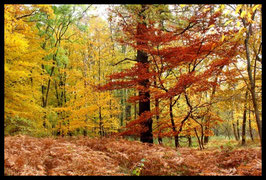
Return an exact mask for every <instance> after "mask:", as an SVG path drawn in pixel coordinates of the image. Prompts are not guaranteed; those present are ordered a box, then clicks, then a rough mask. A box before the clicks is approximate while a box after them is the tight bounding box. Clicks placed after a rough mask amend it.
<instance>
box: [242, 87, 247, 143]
mask: <svg viewBox="0 0 266 180" xmlns="http://www.w3.org/2000/svg"><path fill="white" fill-rule="evenodd" d="M247 97H248V91H246V94H245V103H244V112H243V123H242V145H245V144H246V122H247Z"/></svg>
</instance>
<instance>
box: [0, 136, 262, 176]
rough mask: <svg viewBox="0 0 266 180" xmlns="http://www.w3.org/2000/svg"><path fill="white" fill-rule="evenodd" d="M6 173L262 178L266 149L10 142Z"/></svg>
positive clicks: (114, 141) (78, 140)
mask: <svg viewBox="0 0 266 180" xmlns="http://www.w3.org/2000/svg"><path fill="white" fill-rule="evenodd" d="M4 143H5V149H4V174H5V175H9V176H13V175H103V176H112V175H120V176H124V175H126V176H127V175H159V176H160V175H175V176H179V175H181V176H195V175H209V176H212V175H215V176H219V175H222V176H228V175H251V176H252V175H254V176H260V175H262V161H261V147H249V146H246V147H238V148H227V147H223V146H221V147H219V148H218V147H216V148H211V147H207V148H206V149H204V150H198V149H195V148H187V147H182V148H178V149H175V148H172V147H168V146H162V145H157V144H153V145H149V144H146V143H141V142H138V141H129V140H125V139H121V138H88V137H73V138H34V137H30V136H24V135H17V136H6V137H5V139H4Z"/></svg>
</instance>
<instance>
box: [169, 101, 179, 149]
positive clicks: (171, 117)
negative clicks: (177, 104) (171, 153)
mask: <svg viewBox="0 0 266 180" xmlns="http://www.w3.org/2000/svg"><path fill="white" fill-rule="evenodd" d="M169 115H170V119H171V124H172V130H173V133H174V137H175V147H176V148H177V147H179V146H180V145H179V140H178V133H177V130H176V126H175V121H174V115H173V105H172V98H170V102H169Z"/></svg>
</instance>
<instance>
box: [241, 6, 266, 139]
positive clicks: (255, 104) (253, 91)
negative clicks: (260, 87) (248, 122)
mask: <svg viewBox="0 0 266 180" xmlns="http://www.w3.org/2000/svg"><path fill="white" fill-rule="evenodd" d="M255 13H256V10H255V11H254V14H253V16H252V20H254V17H255ZM243 23H244V26H245V27H247V24H246V20H245V19H243ZM247 29H248V30H247V32H246V39H245V49H246V59H247V72H248V78H249V85H250V88H249V89H250V93H251V97H252V103H253V108H254V111H255V118H256V123H257V129H258V133H259V137H260V140H261V141H262V139H261V136H262V135H261V120H260V114H259V108H258V104H257V97H256V92H255V81H254V80H255V77H254V79H253V77H252V72H251V71H252V70H251V58H250V51H249V42H248V41H249V38H250V35H251V32H252V23H250V24H249V25H248V27H247Z"/></svg>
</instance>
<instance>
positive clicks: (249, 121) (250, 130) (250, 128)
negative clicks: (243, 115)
mask: <svg viewBox="0 0 266 180" xmlns="http://www.w3.org/2000/svg"><path fill="white" fill-rule="evenodd" d="M248 125H249V135H250V138H251V140H252V141H254V138H253V133H252V127H251V118H250V103H248Z"/></svg>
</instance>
